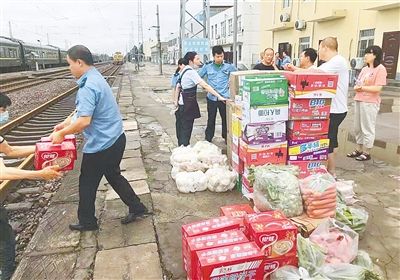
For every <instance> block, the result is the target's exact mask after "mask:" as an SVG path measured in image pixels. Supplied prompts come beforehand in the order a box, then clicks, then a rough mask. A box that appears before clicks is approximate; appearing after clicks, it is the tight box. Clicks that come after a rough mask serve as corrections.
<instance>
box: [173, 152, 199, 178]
mask: <svg viewBox="0 0 400 280" xmlns="http://www.w3.org/2000/svg"><path fill="white" fill-rule="evenodd" d="M170 162H171V165H172V166H173V167H176V168H179V170H180V171H188V172H192V171H198V170H200V171H204V170H205V168H206V166H205V165H204V164H203V163H201V162H200V161H199V159H198V157H197V153H196V152H195V151H194V150H193V149H192V148H191V147H190V146H187V147H185V146H180V147H177V148H175V149H173V150H172V154H171V157H170ZM175 171H176V170H175ZM171 175H172V174H171Z"/></svg>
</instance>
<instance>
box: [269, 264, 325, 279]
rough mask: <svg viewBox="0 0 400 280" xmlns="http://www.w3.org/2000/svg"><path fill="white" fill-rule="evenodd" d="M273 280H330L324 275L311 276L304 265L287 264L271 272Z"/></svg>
mask: <svg viewBox="0 0 400 280" xmlns="http://www.w3.org/2000/svg"><path fill="white" fill-rule="evenodd" d="M270 279H271V280H329V279H328V278H325V277H322V276H316V277H311V276H310V274H309V273H308V271H307V270H306V269H304V268H302V267H299V268H297V267H295V266H292V265H285V266H283V267H280V268H279V269H277V270H276V271H275V272H273V273H272V274H271V278H270Z"/></svg>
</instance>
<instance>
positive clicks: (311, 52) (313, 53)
mask: <svg viewBox="0 0 400 280" xmlns="http://www.w3.org/2000/svg"><path fill="white" fill-rule="evenodd" d="M303 52H304V56H307V57H309V58H310V61H311V62H312V63H314V62H315V60H317V56H318V54H317V51H316V50H315V49H313V48H307V49H304V51H303Z"/></svg>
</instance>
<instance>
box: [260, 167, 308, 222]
mask: <svg viewBox="0 0 400 280" xmlns="http://www.w3.org/2000/svg"><path fill="white" fill-rule="evenodd" d="M254 176H255V180H254V197H253V199H254V205H255V207H256V208H257V209H258V210H260V211H269V210H281V211H282V212H283V213H284V214H285V216H286V217H288V218H290V217H295V216H299V215H301V214H302V213H303V204H302V200H301V195H300V189H299V181H298V179H297V177H296V176H294V175H293V174H291V173H290V172H288V171H284V170H279V169H277V170H269V171H266V170H264V169H263V168H258V167H256V168H255V171H254Z"/></svg>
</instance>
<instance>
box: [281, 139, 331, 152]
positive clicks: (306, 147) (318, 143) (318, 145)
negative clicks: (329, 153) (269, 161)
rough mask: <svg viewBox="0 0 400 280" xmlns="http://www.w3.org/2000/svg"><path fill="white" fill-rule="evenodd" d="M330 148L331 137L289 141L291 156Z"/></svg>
mask: <svg viewBox="0 0 400 280" xmlns="http://www.w3.org/2000/svg"><path fill="white" fill-rule="evenodd" d="M328 148H329V139H319V140H314V141H297V140H290V141H289V149H288V150H289V151H288V154H289V156H296V155H302V154H303V155H304V154H309V153H313V152H316V151H320V150H323V149H328Z"/></svg>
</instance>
